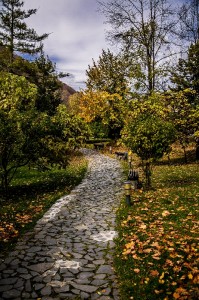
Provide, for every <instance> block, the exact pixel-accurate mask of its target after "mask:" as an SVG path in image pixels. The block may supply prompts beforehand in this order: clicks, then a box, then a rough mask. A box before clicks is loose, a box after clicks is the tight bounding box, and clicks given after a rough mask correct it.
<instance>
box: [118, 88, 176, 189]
mask: <svg viewBox="0 0 199 300" xmlns="http://www.w3.org/2000/svg"><path fill="white" fill-rule="evenodd" d="M159 98H160V99H161V97H160V96H159V95H157V94H153V95H152V96H151V97H149V98H148V99H146V100H143V101H140V102H139V101H135V102H132V104H131V107H132V109H133V110H132V111H131V112H130V113H129V118H127V120H126V124H125V126H124V129H123V132H122V140H123V142H124V143H125V145H126V146H127V147H129V148H130V149H131V150H132V151H133V152H134V153H136V154H137V155H138V156H139V157H140V158H141V160H142V161H143V169H144V172H145V175H146V185H147V186H148V187H150V185H151V171H152V164H153V163H154V162H155V161H157V160H158V159H160V158H161V157H162V156H163V154H164V153H168V152H169V150H170V145H171V143H172V142H174V140H175V129H174V126H173V124H172V123H171V122H168V121H166V120H165V112H164V109H163V106H162V109H161V103H160V99H159Z"/></svg>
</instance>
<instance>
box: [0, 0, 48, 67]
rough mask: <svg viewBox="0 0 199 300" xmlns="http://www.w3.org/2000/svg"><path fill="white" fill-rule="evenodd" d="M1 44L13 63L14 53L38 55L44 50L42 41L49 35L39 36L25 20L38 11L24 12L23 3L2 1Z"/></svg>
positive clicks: (0, 17) (0, 0)
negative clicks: (7, 50)
mask: <svg viewBox="0 0 199 300" xmlns="http://www.w3.org/2000/svg"><path fill="white" fill-rule="evenodd" d="M0 3H1V6H2V7H1V10H0V44H1V45H3V46H6V47H7V48H8V49H9V51H10V56H11V61H13V57H14V52H15V51H18V52H21V53H27V54H36V53H38V52H40V51H41V49H42V46H43V45H42V41H43V40H44V39H45V38H47V37H48V34H46V33H45V34H42V35H38V34H37V33H36V31H35V30H34V29H32V28H28V26H27V24H26V23H25V21H24V20H25V19H27V18H29V17H30V16H31V15H33V14H35V13H36V12H37V9H29V10H27V11H25V10H23V9H22V7H23V5H24V2H23V1H20V0H0Z"/></svg>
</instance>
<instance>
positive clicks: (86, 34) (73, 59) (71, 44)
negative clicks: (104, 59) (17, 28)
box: [24, 0, 108, 90]
mask: <svg viewBox="0 0 199 300" xmlns="http://www.w3.org/2000/svg"><path fill="white" fill-rule="evenodd" d="M29 8H36V9H38V10H37V13H36V14H35V15H32V16H31V17H30V18H28V19H27V20H26V23H27V24H28V26H29V27H31V28H34V29H35V30H36V32H37V33H38V34H42V33H51V34H50V35H49V37H48V39H46V40H45V41H44V51H45V53H46V54H47V55H48V56H49V58H50V59H51V60H52V61H53V62H56V66H57V70H58V71H64V72H68V73H70V74H72V76H70V77H69V78H68V77H67V78H65V79H64V80H63V81H65V82H66V83H68V84H69V85H70V86H72V87H73V88H75V89H76V90H78V89H79V88H84V85H83V84H82V82H83V81H85V79H86V76H85V71H86V69H88V65H92V58H93V59H94V60H95V61H96V60H98V57H99V55H101V53H102V49H107V47H108V44H107V43H106V41H105V27H106V25H105V24H104V17H103V16H102V15H101V14H100V13H99V12H97V9H98V3H97V0H34V1H33V0H24V9H29Z"/></svg>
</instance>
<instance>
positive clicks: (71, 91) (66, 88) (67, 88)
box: [62, 83, 76, 104]
mask: <svg viewBox="0 0 199 300" xmlns="http://www.w3.org/2000/svg"><path fill="white" fill-rule="evenodd" d="M75 93H76V91H75V90H74V89H73V88H72V87H71V86H69V85H67V84H66V83H63V89H62V101H63V103H65V104H67V102H68V98H69V97H70V96H71V95H73V94H75Z"/></svg>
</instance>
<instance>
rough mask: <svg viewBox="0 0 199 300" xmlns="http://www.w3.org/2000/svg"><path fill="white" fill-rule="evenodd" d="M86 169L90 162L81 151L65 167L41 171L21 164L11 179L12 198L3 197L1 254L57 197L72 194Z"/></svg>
mask: <svg viewBox="0 0 199 300" xmlns="http://www.w3.org/2000/svg"><path fill="white" fill-rule="evenodd" d="M86 169H87V162H86V160H85V159H84V157H83V156H82V155H81V154H80V153H76V155H74V156H73V157H71V160H70V164H69V166H68V167H67V169H66V170H60V169H58V168H55V169H52V170H51V171H45V172H41V171H38V170H37V169H33V168H32V169H30V170H29V169H28V167H23V168H20V169H19V170H18V173H17V176H16V178H15V179H14V180H13V181H12V186H11V187H10V191H9V198H8V199H7V200H5V199H3V198H2V199H0V205H1V208H0V255H4V253H6V252H7V251H9V250H10V249H12V247H13V246H14V245H15V244H16V241H17V239H18V238H19V237H20V236H21V235H22V234H23V233H24V232H26V231H27V230H29V229H31V228H33V227H34V225H35V223H36V221H37V220H38V219H40V218H41V217H42V215H43V214H44V213H45V212H46V211H47V210H48V208H49V207H50V206H52V204H53V203H54V202H55V201H56V200H57V199H59V198H60V197H61V196H63V195H66V194H69V192H70V191H71V189H72V188H73V187H74V186H76V185H77V184H79V183H80V182H81V180H82V178H83V177H84V175H85V172H86ZM0 198H1V197H0Z"/></svg>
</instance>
